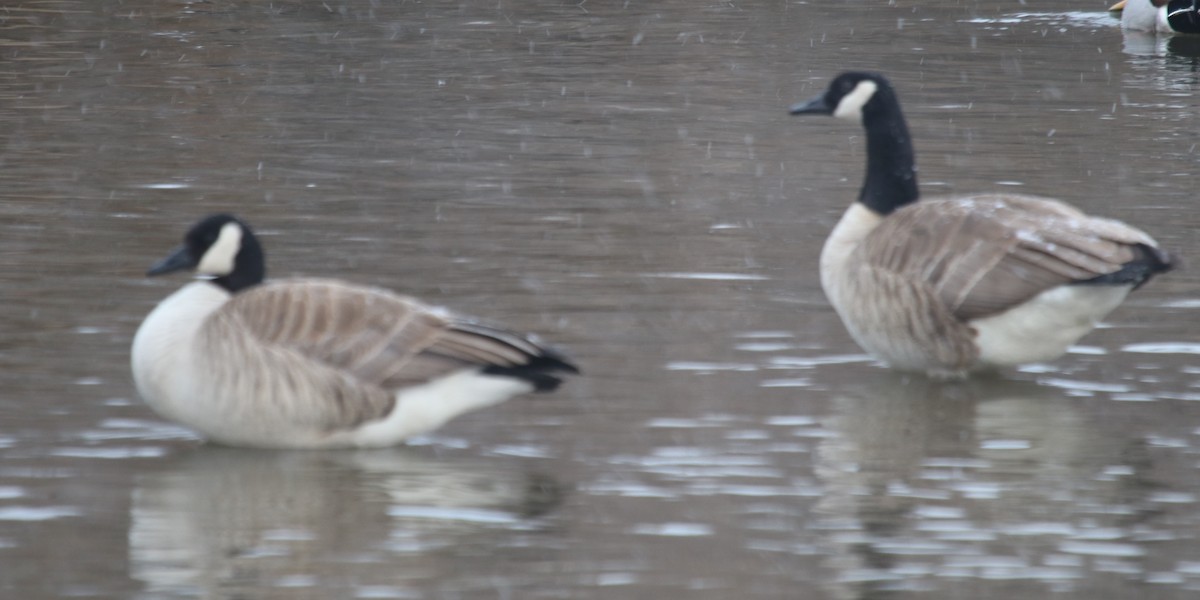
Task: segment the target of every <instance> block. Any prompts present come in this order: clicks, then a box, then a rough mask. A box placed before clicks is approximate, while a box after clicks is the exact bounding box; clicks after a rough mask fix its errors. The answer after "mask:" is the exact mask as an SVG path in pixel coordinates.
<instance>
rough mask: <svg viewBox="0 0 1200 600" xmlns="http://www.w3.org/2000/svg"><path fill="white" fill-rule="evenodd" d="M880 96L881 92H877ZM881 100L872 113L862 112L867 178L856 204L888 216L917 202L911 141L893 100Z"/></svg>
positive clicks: (898, 106) (890, 97) (915, 174)
mask: <svg viewBox="0 0 1200 600" xmlns="http://www.w3.org/2000/svg"><path fill="white" fill-rule="evenodd" d="M880 91H881V92H882V91H883V90H880ZM888 92H889V97H885V98H881V100H884V101H883V102H880V103H879V105H878V106H877V107H874V110H871V111H864V112H863V127H864V128H865V129H866V130H867V176H866V179H865V180H864V181H863V187H862V192H860V193H859V196H858V201H859V202H862V203H863V204H864V205H866V207H867V208H870V209H871V210H873V211H875V212H877V213H879V214H881V215H888V214H891V213H892V211H894V210H896V209H897V208H900V207H902V206H904V205H906V204H911V203H913V202H916V201H917V198H918V197H919V192H918V191H917V168H916V164H915V162H914V159H913V147H912V138H911V137H910V136H909V135H908V125H907V124H906V123H905V122H904V115H903V114H902V113H901V112H900V104H899V103H898V102H896V100H895V97H894V96H891V95H890V90H888Z"/></svg>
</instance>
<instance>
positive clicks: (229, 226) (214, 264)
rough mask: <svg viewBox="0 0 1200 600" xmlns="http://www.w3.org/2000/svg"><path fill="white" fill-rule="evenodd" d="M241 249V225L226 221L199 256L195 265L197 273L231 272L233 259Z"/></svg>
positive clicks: (217, 275) (222, 273) (218, 275)
mask: <svg viewBox="0 0 1200 600" xmlns="http://www.w3.org/2000/svg"><path fill="white" fill-rule="evenodd" d="M241 249H242V226H241V225H238V224H237V223H226V224H225V225H224V226H223V227H221V233H220V234H218V235H217V241H215V242H213V245H212V246H209V247H208V250H207V251H206V252H205V253H204V256H203V257H201V258H200V264H199V265H197V266H196V273H197V274H198V275H213V276H216V277H221V276H224V275H228V274H230V273H232V272H233V263H234V259H235V258H237V254H238V252H239V251H240V250H241Z"/></svg>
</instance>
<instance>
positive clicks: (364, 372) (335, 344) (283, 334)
mask: <svg viewBox="0 0 1200 600" xmlns="http://www.w3.org/2000/svg"><path fill="white" fill-rule="evenodd" d="M215 316H217V317H218V319H215V320H214V322H213V323H212V324H211V327H220V328H222V329H224V330H225V331H224V332H223V333H222V335H223V336H233V335H234V331H237V332H240V335H241V336H243V337H242V340H243V341H244V345H247V346H253V347H256V348H258V349H260V350H261V351H262V352H263V353H264V354H269V355H271V356H272V357H273V358H272V360H274V361H276V362H275V363H274V365H275V368H274V370H275V371H287V372H290V375H289V376H290V377H294V378H296V379H298V380H303V381H304V382H305V383H304V386H303V387H305V389H313V388H317V389H322V388H323V389H326V390H327V392H326V393H325V394H324V395H325V396H327V397H329V398H330V399H331V400H330V401H329V402H328V403H327V404H323V405H322V406H308V407H297V409H298V410H307V411H310V412H311V413H312V414H311V418H313V419H317V420H320V421H323V422H326V423H328V424H329V425H330V426H334V427H336V426H344V425H353V424H357V423H361V422H364V421H369V420H373V419H377V418H381V417H383V416H386V414H387V413H388V412H390V411H391V408H392V405H393V403H394V395H395V391H397V390H399V389H401V388H404V387H406V386H410V385H419V384H422V383H425V382H428V381H430V380H432V379H436V378H438V377H441V376H444V375H448V374H450V373H452V372H453V371H455V370H458V369H462V368H465V367H481V368H499V369H510V368H519V367H521V366H522V365H526V364H528V363H531V362H534V361H536V360H538V358H539V357H540V356H541V355H542V354H543V353H548V352H549V351H548V350H545V349H543V348H541V347H540V346H538V345H537V344H535V343H534V342H532V341H530V340H528V339H526V338H524V337H522V336H520V335H518V334H515V333H511V332H507V331H504V330H500V329H492V328H487V327H483V326H480V325H476V324H474V323H472V322H469V321H466V320H463V319H461V318H458V317H455V316H453V315H450V314H448V313H446V312H443V311H441V310H438V309H435V308H431V307H429V306H427V305H425V304H423V303H421V302H419V301H417V300H415V299H412V298H408V297H404V296H399V295H396V294H393V293H391V292H388V291H386V290H382V289H375V288H366V287H358V286H350V285H346V284H342V283H338V282H335V281H327V280H319V279H304V280H282V281H279V282H273V283H267V284H264V285H261V286H258V287H256V288H253V289H250V290H246V291H244V292H242V293H239V294H237V295H235V296H234V297H233V298H232V299H231V300H230V301H229V302H228V303H227V304H226V305H225V306H224V307H222V308H221V310H220V311H219V314H218V315H215ZM310 404H319V403H318V402H316V401H314V402H311V403H310Z"/></svg>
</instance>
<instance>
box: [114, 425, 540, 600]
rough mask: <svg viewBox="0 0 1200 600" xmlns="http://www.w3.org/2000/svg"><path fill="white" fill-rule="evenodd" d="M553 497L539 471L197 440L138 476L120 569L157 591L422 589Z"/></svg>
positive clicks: (323, 593) (532, 518)
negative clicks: (200, 444) (126, 561)
mask: <svg viewBox="0 0 1200 600" xmlns="http://www.w3.org/2000/svg"><path fill="white" fill-rule="evenodd" d="M562 496H563V493H562V486H561V485H560V484H559V483H558V482H557V481H555V480H554V479H552V478H550V477H548V476H545V475H542V474H539V473H531V472H524V471H521V470H517V469H512V468H509V467H503V466H499V467H498V466H497V465H495V464H489V465H488V466H486V467H485V466H483V465H480V464H476V463H473V462H471V461H462V460H434V459H429V458H426V457H423V456H419V455H415V454H411V453H408V452H407V451H405V450H404V449H401V450H399V451H397V450H391V449H387V450H357V451H348V452H338V453H314V452H305V451H282V452H260V451H252V450H246V449H238V448H221V447H205V448H199V449H195V450H192V451H189V452H187V453H185V454H182V455H180V456H177V457H173V459H172V460H170V461H168V462H166V463H164V464H162V465H160V466H158V467H155V468H154V470H152V471H150V472H148V473H146V474H145V475H143V476H142V477H140V478H139V479H138V480H137V486H136V488H135V490H134V492H133V500H132V507H131V515H130V530H129V545H130V548H129V552H130V564H131V567H130V571H131V574H132V575H133V577H135V578H136V579H138V580H140V581H142V582H143V583H144V584H145V585H146V588H147V591H148V592H151V593H153V594H164V595H173V594H180V593H185V592H186V593H189V594H194V595H195V597H202V598H229V597H242V596H247V597H248V596H253V597H280V598H285V597H286V598H297V597H306V598H307V597H314V598H315V597H354V596H355V594H354V587H366V588H370V587H384V588H387V587H392V588H394V587H396V586H400V587H404V586H408V585H411V586H414V587H419V586H420V585H422V584H423V583H424V582H425V580H426V578H429V577H431V576H435V575H436V573H438V572H439V570H441V569H443V568H449V567H448V566H447V565H453V564H454V562H455V557H456V556H457V555H458V553H462V554H463V555H467V556H471V555H474V554H475V553H479V552H491V550H492V549H493V546H492V545H493V544H494V543H496V542H495V538H496V537H497V536H504V535H506V534H507V532H526V531H529V530H531V529H538V528H540V527H543V526H544V525H543V523H544V519H542V517H545V516H547V515H549V514H552V513H553V511H554V510H555V509H556V508H557V507H558V505H559V504H560V502H561V500H562ZM347 585H348V586H351V587H350V588H341V589H336V588H337V587H338V586H347ZM331 587H332V588H335V589H336V591H335V589H331ZM272 589H274V590H276V592H278V595H277V596H268V595H263V594H265V593H267V591H269V590H272ZM301 592H303V593H301ZM314 592H315V593H314ZM310 593H311V594H313V595H311V596H309V595H305V594H310ZM296 594H299V595H296Z"/></svg>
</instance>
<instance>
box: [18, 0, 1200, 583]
mask: <svg viewBox="0 0 1200 600" xmlns="http://www.w3.org/2000/svg"><path fill="white" fill-rule="evenodd" d="M10 4H11V3H10ZM1019 4H1020V6H1017V3H1005V2H980V1H975V0H971V1H967V2H963V1H961V0H923V1H922V2H917V3H911V2H910V3H904V2H899V3H887V2H875V3H861V2H860V3H836V2H833V3H819V2H768V3H757V4H755V3H750V4H745V3H710V4H704V5H703V6H702V5H701V3H696V2H693V1H685V0H662V1H659V2H653V3H648V2H616V3H596V2H586V3H577V2H567V3H553V2H517V3H514V2H494V1H487V2H484V1H479V2H474V1H469V0H468V1H461V2H432V3H431V2H425V3H413V2H373V1H369V0H337V1H332V0H329V1H326V2H297V1H289V0H284V1H282V2H279V1H275V2H271V3H239V2H230V1H226V0H212V1H206V2H152V1H149V0H123V1H122V2H119V3H118V2H81V1H78V0H46V1H44V2H40V3H36V4H28V3H26V4H19V5H18V4H12V5H11V6H6V7H5V8H4V10H3V11H0V183H2V184H3V185H0V279H2V282H0V283H2V285H0V331H2V332H3V335H0V367H2V368H0V595H3V596H5V597H10V596H11V597H14V598H17V597H19V598H30V599H35V598H62V597H92V598H147V599H150V598H153V599H154V600H158V599H160V598H195V597H212V598H235V597H255V598H260V597H279V598H305V597H310V598H342V597H360V598H405V599H409V598H464V599H474V598H480V599H483V598H488V599H492V598H497V597H509V598H572V599H578V600H585V599H590V598H687V599H688V600H710V599H711V600H728V599H729V598H795V597H797V590H802V593H803V594H804V595H806V597H813V598H820V597H838V598H840V597H876V598H877V597H904V596H909V597H916V596H918V595H920V597H922V598H939V597H940V598H949V597H955V598H965V597H970V598H981V599H984V600H1010V599H1012V598H1024V597H1031V598H1040V597H1045V596H1047V595H1050V594H1054V595H1056V597H1078V598H1088V599H1095V598H1101V599H1110V598H1111V599H1114V600H1115V599H1118V598H1120V599H1126V598H1129V597H1137V596H1153V597H1155V598H1168V597H1179V598H1189V597H1193V596H1195V594H1196V592H1197V591H1198V590H1200V551H1198V548H1200V544H1198V543H1197V535H1196V533H1195V532H1196V531H1200V509H1198V507H1197V498H1198V497H1200V484H1198V483H1197V477H1196V470H1197V467H1198V461H1197V460H1196V454H1197V450H1196V449H1197V448H1198V447H1200V439H1198V437H1197V436H1198V435H1200V403H1198V402H1196V400H1197V399H1200V366H1198V365H1197V361H1196V340H1198V339H1200V319H1197V318H1196V314H1195V313H1196V310H1197V309H1198V308H1200V301H1198V300H1197V299H1200V280H1198V279H1197V275H1196V272H1195V271H1194V270H1192V271H1188V270H1184V271H1181V272H1178V273H1172V274H1171V276H1169V277H1165V278H1163V279H1162V281H1161V282H1158V281H1156V282H1155V285H1154V286H1149V287H1148V288H1146V289H1145V290H1140V291H1139V292H1138V293H1137V294H1135V295H1134V296H1132V297H1131V298H1130V301H1129V302H1127V303H1126V304H1125V305H1123V306H1122V307H1121V308H1120V309H1118V310H1117V311H1116V312H1114V313H1113V314H1112V315H1111V317H1110V321H1109V322H1108V323H1106V324H1105V326H1104V327H1102V328H1099V329H1097V330H1096V331H1095V332H1093V333H1092V334H1090V335H1089V336H1088V337H1087V338H1085V339H1084V340H1082V345H1080V346H1077V347H1075V348H1073V349H1072V350H1071V352H1070V353H1069V354H1068V355H1067V356H1064V357H1063V358H1061V359H1059V360H1056V361H1054V362H1052V363H1047V364H1039V365H1029V366H1027V367H1025V368H1023V369H1021V370H1017V371H1013V372H1008V373H1005V374H1003V376H1002V377H1001V378H999V379H996V380H986V381H984V380H981V381H973V382H970V383H969V384H962V385H936V384H931V383H928V382H924V381H922V380H916V379H906V378H904V377H901V376H897V375H894V374H891V373H889V372H887V371H886V370H885V369H883V368H881V367H880V366H879V365H878V364H877V363H875V362H874V361H872V360H871V359H870V358H869V357H867V356H865V355H864V354H863V353H862V352H861V350H860V349H858V348H857V347H856V346H855V345H854V344H853V342H852V341H851V340H850V339H849V337H848V336H847V335H846V332H845V331H844V329H843V328H842V326H841V323H840V322H839V320H838V319H837V316H836V315H835V314H834V313H833V312H832V310H831V309H830V307H829V306H828V304H827V303H826V301H825V298H824V295H823V294H822V292H821V290H820V287H819V283H818V278H817V274H816V271H817V260H816V258H817V255H818V253H819V251H820V247H821V244H822V242H823V240H824V239H825V237H826V235H828V233H829V230H830V228H831V227H832V225H833V224H834V223H835V222H836V220H837V218H838V216H839V215H840V214H841V213H842V211H843V210H844V209H845V206H846V204H847V203H848V202H849V201H850V200H851V199H853V198H854V197H855V194H856V193H857V192H858V183H859V177H860V176H861V172H862V171H861V170H862V144H861V140H859V139H857V136H858V135H859V134H858V132H855V131H853V130H849V129H846V128H844V127H840V126H837V125H836V124H830V125H829V126H828V127H824V126H822V127H803V128H800V127H799V126H798V125H797V124H796V123H795V122H793V121H792V120H790V118H789V117H788V116H787V115H786V114H785V113H786V111H785V107H786V106H788V105H789V104H790V103H792V102H794V101H796V100H799V99H802V98H806V97H809V96H811V95H812V94H813V93H816V92H817V91H818V90H820V89H823V88H824V86H825V85H826V83H827V82H828V81H829V79H830V77H831V76H832V75H833V74H834V73H836V72H838V71H841V70H844V69H847V68H875V69H879V70H882V71H885V72H886V73H888V74H889V75H890V76H891V78H892V80H893V82H894V83H895V84H896V85H897V86H898V87H899V88H900V89H901V93H903V95H904V99H905V109H906V111H907V113H908V116H909V121H910V126H911V127H912V129H913V134H914V138H915V142H916V147H917V152H918V160H919V164H920V165H921V169H922V171H921V172H922V177H923V185H924V186H925V191H926V192H927V193H930V194H933V193H946V192H976V191H987V190H996V189H1000V190H1013V189H1017V190H1019V191H1022V192H1025V193H1031V194H1041V195H1049V196H1055V197H1060V198H1063V199H1065V200H1068V201H1070V202H1071V203H1073V204H1076V205H1078V206H1080V207H1081V208H1083V209H1084V210H1086V211H1088V212H1092V213H1096V214H1104V215H1108V216H1112V217H1115V218H1119V219H1122V220H1125V221H1128V222H1130V223H1134V224H1137V225H1138V226H1140V227H1142V228H1145V229H1146V230H1147V231H1151V232H1153V234H1154V235H1155V237H1156V238H1157V239H1158V240H1159V241H1160V242H1162V243H1163V244H1164V245H1165V246H1166V247H1170V248H1173V249H1177V250H1178V251H1179V252H1180V254H1182V255H1183V256H1184V258H1185V262H1186V260H1187V258H1188V256H1189V255H1191V254H1194V253H1195V251H1194V249H1195V248H1196V247H1197V243H1198V242H1200V240H1198V239H1197V235H1196V232H1197V231H1200V220H1198V219H1197V218H1196V216H1195V215H1196V214H1197V213H1196V211H1195V210H1194V204H1195V199H1196V194H1195V186H1194V185H1193V184H1192V182H1193V181H1194V179H1195V177H1194V173H1195V171H1196V166H1197V157H1198V156H1200V153H1197V152H1196V141H1195V137H1196V135H1195V133H1196V132H1195V127H1194V123H1195V107H1194V104H1195V102H1194V96H1195V92H1196V89H1197V85H1200V83H1198V79H1197V70H1196V68H1195V58H1194V53H1192V52H1190V50H1188V49H1187V48H1186V46H1187V45H1189V43H1190V41H1189V40H1188V39H1184V38H1180V37H1178V36H1176V37H1171V38H1166V39H1160V38H1155V39H1154V40H1153V41H1151V42H1150V46H1149V47H1148V48H1146V49H1143V50H1137V49H1136V46H1137V44H1138V43H1141V42H1139V41H1138V40H1137V39H1136V38H1134V37H1133V36H1130V35H1126V34H1123V33H1122V32H1121V31H1120V30H1119V28H1118V27H1117V23H1116V21H1115V20H1114V19H1112V18H1111V17H1110V16H1108V15H1106V14H1103V13H1100V12H1098V11H1100V10H1102V9H1103V8H1104V7H1103V6H1102V5H1099V4H1096V3H1095V2H1094V1H1093V0H1026V1H1025V2H1022V3H1019ZM850 5H853V6H850ZM1144 41H1145V40H1143V42H1144ZM218 210H234V211H237V212H240V213H242V214H244V215H245V216H246V218H247V219H250V220H252V221H254V222H255V223H258V224H259V225H260V228H261V230H262V231H261V233H262V235H264V236H268V237H270V238H271V239H270V240H269V242H270V243H269V246H270V248H271V251H272V254H271V257H270V260H271V265H272V269H273V275H279V276H283V275H308V276H337V277H344V278H346V279H349V280H351V281H354V282H356V283H361V284H373V285H381V286H384V287H388V288H393V289H397V290H400V291H402V292H405V293H411V294H413V295H416V296H419V297H422V298H425V299H428V300H429V301H431V302H434V303H438V304H444V305H446V306H448V307H451V308H453V309H456V310H459V311H462V312H464V313H467V314H478V315H481V316H484V317H488V318H493V319H496V320H498V321H501V322H504V323H507V324H509V325H511V326H512V327H514V328H518V329H521V330H529V331H538V332H541V333H543V334H544V335H545V337H547V338H548V339H551V340H553V341H554V342H555V343H558V344H561V345H563V346H564V348H565V349H566V350H568V351H569V352H570V353H571V354H572V356H573V357H574V358H575V359H576V360H577V361H578V362H579V363H580V364H581V365H582V366H583V367H584V371H585V372H586V373H587V376H586V377H581V378H578V379H576V380H573V381H572V382H571V384H570V385H569V386H564V388H563V389H562V391H561V392H560V393H557V394H555V395H553V396H552V397H546V398H537V399H533V398H529V399H517V400H515V401H513V402H509V403H507V404H504V405H502V406H497V407H494V408H493V409H490V410H488V411H482V412H480V413H477V414H472V415H467V416H465V417H464V418H462V419H459V420H456V421H455V422H453V423H451V424H450V425H449V426H447V427H446V428H445V429H443V430H442V431H439V432H437V433H436V435H435V436H431V437H429V438H427V439H423V440H419V441H418V443H415V444H413V447H410V448H403V449H396V450H393V451H390V452H384V453H379V454H370V453H315V454H290V453H255V452H240V451H234V450H227V449H221V448H216V447H211V446H208V445H204V444H202V443H201V442H200V441H199V440H197V439H196V438H195V437H194V435H192V434H191V433H189V432H187V431H185V430H182V429H179V428H176V427H174V426H171V425H168V424H165V423H162V422H161V421H159V420H158V419H157V417H156V416H155V415H153V414H152V413H151V412H150V411H149V410H148V409H147V408H146V407H145V406H144V405H143V404H142V403H141V401H140V400H139V399H137V398H136V397H135V395H134V390H133V386H132V383H131V382H130V378H129V365H128V360H129V357H128V348H129V343H130V338H131V337H132V334H133V332H134V330H135V329H136V327H137V324H138V323H139V322H140V320H141V319H142V318H143V316H144V315H145V314H146V313H147V312H148V311H149V310H150V308H151V307H152V306H153V305H154V304H155V303H156V302H157V301H158V300H159V299H161V298H163V297H165V296H166V295H167V294H168V293H170V291H172V290H173V289H174V288H175V287H176V286H177V285H178V282H160V281H146V280H145V279H144V278H143V277H142V273H143V272H144V270H145V268H146V267H147V266H148V264H149V263H150V262H151V261H152V260H154V259H155V258H157V257H158V255H159V253H160V251H161V248H162V247H164V244H168V245H169V244H171V243H175V242H176V241H177V239H176V236H177V235H178V233H177V232H178V231H179V230H180V228H181V227H183V226H185V225H186V223H190V222H192V221H194V220H195V218H196V217H197V215H199V214H203V213H207V212H213V211H218ZM564 490H569V493H565V492H564Z"/></svg>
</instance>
